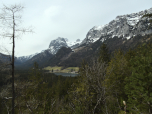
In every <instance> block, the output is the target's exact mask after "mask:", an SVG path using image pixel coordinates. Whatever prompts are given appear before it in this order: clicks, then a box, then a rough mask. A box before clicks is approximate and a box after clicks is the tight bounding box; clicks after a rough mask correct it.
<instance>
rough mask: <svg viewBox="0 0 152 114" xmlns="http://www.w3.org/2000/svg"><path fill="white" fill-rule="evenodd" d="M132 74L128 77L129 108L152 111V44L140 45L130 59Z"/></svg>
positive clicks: (136, 111)
mask: <svg viewBox="0 0 152 114" xmlns="http://www.w3.org/2000/svg"><path fill="white" fill-rule="evenodd" d="M129 62H130V65H131V67H130V69H131V70H132V74H131V76H129V77H127V78H126V85H125V91H126V94H127V95H128V98H129V99H128V109H129V110H130V111H131V112H132V113H135V114H136V113H150V114H151V113H152V88H151V87H152V44H148V45H146V46H143V47H142V46H141V47H138V50H137V52H136V56H135V57H134V58H131V59H130V61H129Z"/></svg>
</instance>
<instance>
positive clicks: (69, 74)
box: [54, 72, 78, 77]
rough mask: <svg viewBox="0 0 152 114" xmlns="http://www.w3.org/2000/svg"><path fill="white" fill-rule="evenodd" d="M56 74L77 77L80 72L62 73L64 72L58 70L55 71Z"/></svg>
mask: <svg viewBox="0 0 152 114" xmlns="http://www.w3.org/2000/svg"><path fill="white" fill-rule="evenodd" d="M54 74H56V75H62V76H71V77H75V76H77V75H78V74H74V73H62V72H57V73H54Z"/></svg>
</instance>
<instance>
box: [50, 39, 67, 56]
mask: <svg viewBox="0 0 152 114" xmlns="http://www.w3.org/2000/svg"><path fill="white" fill-rule="evenodd" d="M66 40H67V39H65V38H61V37H58V38H57V39H55V40H52V41H51V43H50V45H49V48H48V51H49V52H50V53H51V54H53V55H54V54H56V53H57V51H58V50H59V49H60V48H61V47H68V45H67V43H66Z"/></svg>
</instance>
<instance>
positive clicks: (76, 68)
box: [44, 66, 79, 73]
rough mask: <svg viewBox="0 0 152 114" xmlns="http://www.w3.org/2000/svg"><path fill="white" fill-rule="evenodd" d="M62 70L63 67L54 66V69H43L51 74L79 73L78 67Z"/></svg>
mask: <svg viewBox="0 0 152 114" xmlns="http://www.w3.org/2000/svg"><path fill="white" fill-rule="evenodd" d="M62 68H63V67H58V66H55V67H51V66H48V67H45V68H44V70H49V71H51V72H52V70H53V72H64V73H68V72H78V71H79V67H68V68H65V69H62Z"/></svg>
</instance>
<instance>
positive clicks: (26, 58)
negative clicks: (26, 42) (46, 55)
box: [17, 53, 38, 62]
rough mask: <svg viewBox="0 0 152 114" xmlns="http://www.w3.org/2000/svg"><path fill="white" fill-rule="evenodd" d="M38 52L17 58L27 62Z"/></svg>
mask: <svg viewBox="0 0 152 114" xmlns="http://www.w3.org/2000/svg"><path fill="white" fill-rule="evenodd" d="M37 54H38V53H35V54H31V55H27V56H20V57H17V60H18V61H20V62H25V61H27V60H29V59H31V58H32V57H34V56H35V55H37Z"/></svg>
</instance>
